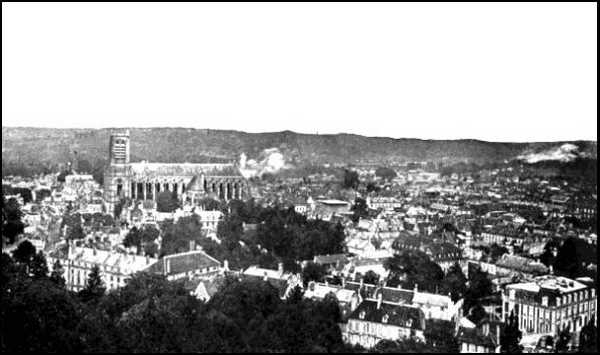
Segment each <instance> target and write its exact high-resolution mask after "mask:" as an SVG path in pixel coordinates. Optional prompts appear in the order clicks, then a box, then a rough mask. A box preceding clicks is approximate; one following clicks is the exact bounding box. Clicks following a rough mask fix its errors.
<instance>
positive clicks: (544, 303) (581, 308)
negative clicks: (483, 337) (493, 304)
mask: <svg viewBox="0 0 600 355" xmlns="http://www.w3.org/2000/svg"><path fill="white" fill-rule="evenodd" d="M502 307H503V312H502V317H503V320H504V321H506V319H508V317H509V316H510V313H511V312H514V314H515V315H516V316H518V318H519V329H520V330H521V331H522V332H523V334H524V335H526V334H544V333H552V334H556V333H557V332H558V331H559V330H562V329H563V328H568V329H569V330H570V331H571V332H577V331H580V330H581V328H582V327H583V326H584V325H585V324H586V323H587V322H588V321H589V320H590V319H591V318H592V317H593V316H596V310H597V296H596V289H595V288H593V287H591V286H588V285H586V284H584V283H582V282H579V281H577V280H572V279H568V278H566V277H560V276H554V275H545V276H540V277H536V278H535V279H534V281H533V282H526V283H517V284H512V285H508V286H506V288H505V290H504V293H503V295H502Z"/></svg>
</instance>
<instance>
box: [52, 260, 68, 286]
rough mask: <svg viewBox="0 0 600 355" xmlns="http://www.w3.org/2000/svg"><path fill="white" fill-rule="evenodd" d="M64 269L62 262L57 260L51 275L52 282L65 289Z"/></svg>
mask: <svg viewBox="0 0 600 355" xmlns="http://www.w3.org/2000/svg"><path fill="white" fill-rule="evenodd" d="M63 274H64V268H63V267H62V265H61V263H60V261H59V260H58V259H57V260H56V261H55V262H54V265H52V272H51V273H50V281H52V282H54V283H55V284H56V285H58V286H61V287H64V286H65V283H66V281H65V278H64V277H63Z"/></svg>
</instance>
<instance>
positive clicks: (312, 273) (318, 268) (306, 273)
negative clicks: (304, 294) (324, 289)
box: [302, 261, 327, 286]
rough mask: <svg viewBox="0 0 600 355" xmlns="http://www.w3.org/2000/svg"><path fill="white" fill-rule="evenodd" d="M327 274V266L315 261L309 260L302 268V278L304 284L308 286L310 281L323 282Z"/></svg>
mask: <svg viewBox="0 0 600 355" xmlns="http://www.w3.org/2000/svg"><path fill="white" fill-rule="evenodd" d="M325 275H327V268H326V267H325V266H323V265H320V264H316V263H313V262H312V261H310V262H308V263H307V264H306V266H305V267H304V268H303V269H302V280H303V282H304V286H306V285H307V284H308V283H309V282H310V281H317V282H322V281H323V280H324V278H325Z"/></svg>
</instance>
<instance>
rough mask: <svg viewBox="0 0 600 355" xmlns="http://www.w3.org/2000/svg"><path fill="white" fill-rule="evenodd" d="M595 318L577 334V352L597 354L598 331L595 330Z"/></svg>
mask: <svg viewBox="0 0 600 355" xmlns="http://www.w3.org/2000/svg"><path fill="white" fill-rule="evenodd" d="M594 323H595V318H594V316H592V318H591V319H590V320H589V321H588V322H587V323H586V325H584V326H583V328H581V332H580V334H579V351H580V352H582V353H597V352H598V329H597V328H596V325H595V324H594Z"/></svg>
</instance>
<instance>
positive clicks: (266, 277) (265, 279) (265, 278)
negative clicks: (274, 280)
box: [263, 271, 269, 281]
mask: <svg viewBox="0 0 600 355" xmlns="http://www.w3.org/2000/svg"><path fill="white" fill-rule="evenodd" d="M263 281H269V277H268V276H267V272H266V271H265V273H264V276H263Z"/></svg>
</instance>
